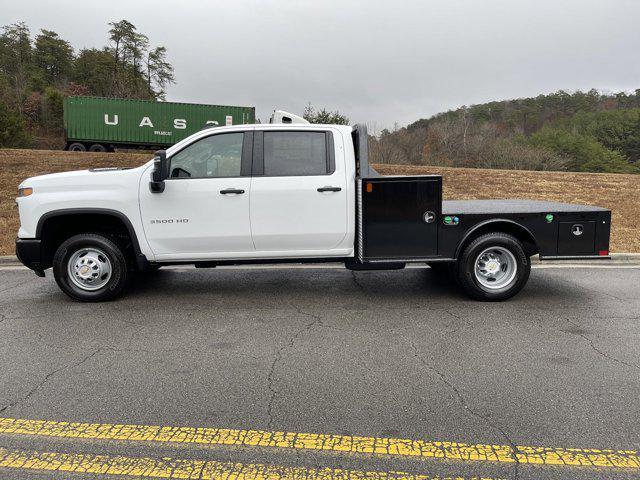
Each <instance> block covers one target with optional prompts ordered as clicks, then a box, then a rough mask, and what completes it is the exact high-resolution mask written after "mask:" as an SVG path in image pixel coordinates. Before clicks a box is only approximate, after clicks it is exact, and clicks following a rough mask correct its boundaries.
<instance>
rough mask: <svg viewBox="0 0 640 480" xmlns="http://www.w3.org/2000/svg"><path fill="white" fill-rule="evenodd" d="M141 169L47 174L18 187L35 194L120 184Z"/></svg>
mask: <svg viewBox="0 0 640 480" xmlns="http://www.w3.org/2000/svg"><path fill="white" fill-rule="evenodd" d="M143 167H144V166H143ZM143 167H137V168H120V167H113V168H91V169H88V170H74V171H70V172H59V173H49V174H46V175H38V176H36V177H30V178H27V179H25V180H23V181H22V182H21V183H20V187H21V188H22V187H31V188H33V189H34V190H35V191H36V192H38V191H43V189H44V190H48V189H50V188H52V189H58V188H71V189H73V187H81V188H83V189H85V188H87V187H90V186H92V185H107V184H111V183H114V182H116V183H117V182H122V181H123V180H125V179H126V178H129V177H130V176H131V175H134V176H138V175H139V174H140V172H141V171H142V168H143Z"/></svg>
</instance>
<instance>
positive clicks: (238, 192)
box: [220, 188, 244, 195]
mask: <svg viewBox="0 0 640 480" xmlns="http://www.w3.org/2000/svg"><path fill="white" fill-rule="evenodd" d="M220 193H221V194H222V195H229V194H230V193H237V194H241V193H244V190H240V189H238V188H227V189H225V190H220Z"/></svg>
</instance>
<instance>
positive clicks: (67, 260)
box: [53, 233, 129, 302]
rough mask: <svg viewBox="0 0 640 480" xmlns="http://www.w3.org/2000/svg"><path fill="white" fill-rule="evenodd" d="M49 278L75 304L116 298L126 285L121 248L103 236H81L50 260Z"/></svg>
mask: <svg viewBox="0 0 640 480" xmlns="http://www.w3.org/2000/svg"><path fill="white" fill-rule="evenodd" d="M53 276H54V278H55V279H56V283H57V284H58V286H59V287H60V289H61V290H62V291H63V292H64V293H66V294H67V295H69V296H70V297H71V298H73V299H75V300H80V301H82V302H101V301H105V300H111V299H112V298H115V297H117V296H118V295H119V294H120V293H122V291H123V290H124V289H125V287H126V286H127V284H128V281H129V268H128V263H127V257H126V256H125V254H124V252H123V250H122V248H121V247H120V246H119V245H118V244H117V243H115V242H114V241H112V240H111V239H110V238H108V237H105V236H104V235H100V234H96V233H83V234H80V235H75V236H73V237H71V238H69V239H67V240H65V241H64V242H63V243H62V244H61V245H60V246H59V247H58V249H57V250H56V253H55V255H54V258H53Z"/></svg>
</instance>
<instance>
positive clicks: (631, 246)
mask: <svg viewBox="0 0 640 480" xmlns="http://www.w3.org/2000/svg"><path fill="white" fill-rule="evenodd" d="M150 158H151V154H148V153H147V154H139V153H78V152H62V151H53V150H2V149H0V255H10V254H13V253H14V240H15V236H16V232H17V231H18V215H17V209H16V207H15V200H14V199H15V196H16V189H17V187H18V184H19V183H20V182H21V181H22V180H23V179H25V178H27V177H32V176H34V175H41V174H44V173H53V172H61V171H65V170H78V169H84V168H90V167H109V166H114V167H124V166H128V167H133V166H138V165H141V164H142V163H144V162H145V161H146V160H148V159H150ZM376 168H377V169H378V171H379V172H380V173H382V174H386V175H392V174H395V175H398V174H401V175H405V174H406V175H419V174H429V173H432V174H440V175H442V176H443V177H444V197H445V198H446V199H485V198H530V199H536V200H554V201H559V202H567V203H583V204H589V205H598V206H601V207H606V208H610V209H611V210H612V212H613V227H612V241H611V250H612V251H613V252H640V233H639V232H640V230H639V229H640V175H618V174H596V173H563V172H560V173H559V172H531V171H517V170H478V169H472V168H446V167H423V166H406V165H377V166H376Z"/></svg>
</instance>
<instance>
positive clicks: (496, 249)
mask: <svg viewBox="0 0 640 480" xmlns="http://www.w3.org/2000/svg"><path fill="white" fill-rule="evenodd" d="M530 272H531V263H530V261H529V257H528V255H527V254H526V253H525V252H524V249H523V248H522V244H521V243H520V241H518V239H517V238H515V237H513V236H512V235H509V234H506V233H500V232H494V233H487V234H485V235H482V236H480V237H478V238H476V239H475V240H473V241H472V242H471V243H470V244H469V245H467V246H466V248H465V249H464V251H463V252H462V255H461V256H460V258H459V259H458V262H457V264H456V268H455V276H456V280H457V281H458V283H459V284H460V286H461V287H462V289H463V290H464V291H465V293H466V294H467V295H469V296H470V297H472V298H474V299H476V300H482V301H501V300H507V299H509V298H511V297H513V296H514V295H515V294H517V293H518V292H519V291H520V290H522V288H523V287H524V286H525V284H526V283H527V280H528V279H529V274H530Z"/></svg>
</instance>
